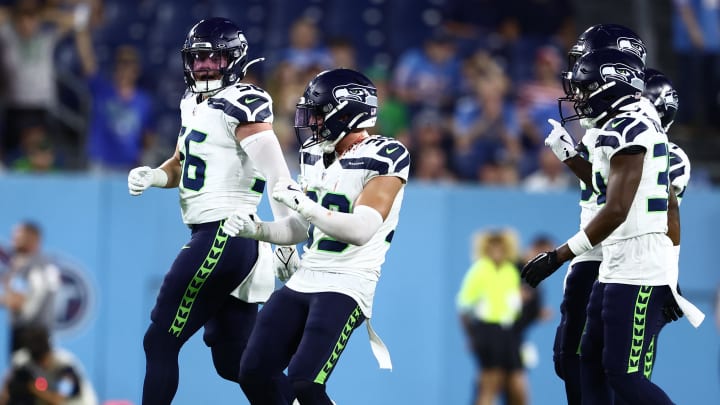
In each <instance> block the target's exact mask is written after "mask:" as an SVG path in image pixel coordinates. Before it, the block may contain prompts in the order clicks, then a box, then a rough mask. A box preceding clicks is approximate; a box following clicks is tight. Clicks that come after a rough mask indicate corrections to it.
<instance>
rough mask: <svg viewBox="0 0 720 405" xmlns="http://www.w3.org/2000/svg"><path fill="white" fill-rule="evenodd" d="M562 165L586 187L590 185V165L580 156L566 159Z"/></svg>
mask: <svg viewBox="0 0 720 405" xmlns="http://www.w3.org/2000/svg"><path fill="white" fill-rule="evenodd" d="M563 163H565V166H567V167H568V169H570V171H572V172H573V173H574V174H575V176H576V177H577V178H578V179H579V180H580V181H582V182H583V183H585V184H586V185H592V163H590V162H589V161H587V160H585V159H583V158H582V157H580V155H575V156H573V157H571V158H570V159H566V160H564V161H563Z"/></svg>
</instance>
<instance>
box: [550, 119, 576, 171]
mask: <svg viewBox="0 0 720 405" xmlns="http://www.w3.org/2000/svg"><path fill="white" fill-rule="evenodd" d="M548 122H549V123H550V125H552V126H553V129H552V131H550V134H549V135H548V136H547V138H545V146H547V147H549V148H550V149H551V150H552V151H553V153H554V154H555V156H557V158H558V159H560V161H561V162H564V161H566V160H568V159H570V158H572V157H574V156H575V155H577V151H576V150H575V142H574V141H573V139H572V137H571V136H570V134H569V133H568V131H566V130H565V128H563V126H562V125H561V124H560V123H559V122H557V121H555V120H554V119H552V118H550V119H548Z"/></svg>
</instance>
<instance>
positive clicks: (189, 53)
mask: <svg viewBox="0 0 720 405" xmlns="http://www.w3.org/2000/svg"><path fill="white" fill-rule="evenodd" d="M247 50H248V43H247V40H246V39H245V35H244V34H243V33H242V31H240V28H238V27H237V25H235V24H234V23H233V22H232V21H230V20H228V19H225V18H219V17H214V18H208V19H206V20H201V21H200V22H198V23H197V24H195V26H193V27H192V28H191V29H190V32H189V33H188V35H187V38H186V39H185V44H184V45H183V47H182V50H181V51H180V53H181V55H182V59H183V68H184V74H185V83H186V84H187V85H188V87H189V88H190V91H192V92H193V93H210V92H215V91H217V90H220V89H222V88H224V87H227V86H229V85H231V84H234V83H236V82H237V81H239V80H241V79H242V78H243V77H245V73H246V72H247V68H248V67H249V66H250V65H251V64H253V63H255V62H259V61H261V60H262V58H260V59H255V60H253V61H251V62H248V61H247Z"/></svg>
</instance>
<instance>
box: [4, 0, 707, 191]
mask: <svg viewBox="0 0 720 405" xmlns="http://www.w3.org/2000/svg"><path fill="white" fill-rule="evenodd" d="M386 3H387V4H386ZM391 3H392V5H391ZM690 3H692V2H687V1H683V0H676V1H675V6H676V8H677V9H678V10H685V8H687V7H690V6H689V4H690ZM345 4H346V2H344V1H332V0H303V1H297V2H292V1H289V0H288V1H285V2H283V1H275V2H258V1H254V0H247V1H244V2H231V1H220V0H215V1H207V0H206V1H196V2H189V1H186V0H178V1H175V2H169V1H163V0H137V1H134V2H122V1H113V0H45V1H42V0H16V1H13V2H11V4H9V5H8V6H6V7H3V8H2V9H0V42H1V43H2V47H0V54H1V55H2V59H1V60H2V68H3V70H2V74H0V78H2V79H3V80H2V83H1V86H2V90H3V91H2V94H3V97H2V107H3V108H2V111H3V114H2V116H1V118H0V119H1V120H2V125H0V131H2V132H0V157H1V158H2V160H1V162H2V165H3V166H4V168H5V170H12V171H23V172H48V171H59V170H89V171H92V172H98V173H106V172H118V173H122V172H126V171H127V170H128V169H129V168H131V167H134V166H137V165H151V166H152V165H157V164H159V163H160V162H162V160H164V159H165V158H166V157H167V156H170V154H171V153H172V151H173V149H174V142H175V138H176V136H177V131H178V130H179V110H178V105H179V99H180V96H181V95H182V92H183V91H184V83H183V79H182V65H181V59H180V52H179V50H180V47H181V45H182V42H183V39H184V35H185V33H187V31H188V30H189V28H190V27H191V26H192V24H193V23H194V22H196V20H197V19H199V18H202V17H204V16H210V15H218V16H224V17H228V18H230V19H233V20H235V21H236V22H237V23H238V24H239V25H240V26H241V28H243V29H246V33H247V34H248V35H247V36H248V39H249V42H250V51H249V52H250V56H251V57H258V56H265V57H266V60H265V61H264V62H263V63H262V64H260V65H255V66H253V67H252V68H251V69H250V72H249V74H248V76H247V77H246V79H245V81H248V82H252V83H256V84H259V85H261V86H262V87H264V88H265V89H267V90H268V91H269V92H270V94H271V95H272V96H273V99H274V113H275V122H274V129H275V131H276V133H277V134H278V136H279V137H280V140H281V144H282V146H283V150H284V151H285V153H286V155H287V159H288V162H289V163H290V164H291V167H294V168H295V170H297V159H298V157H297V150H298V144H297V141H296V139H295V135H294V130H293V128H292V123H293V121H292V119H293V114H294V109H295V103H296V102H297V99H298V97H299V95H300V94H301V93H302V90H303V89H304V87H305V85H306V83H308V81H309V80H310V79H311V78H312V77H314V76H315V75H316V74H317V73H319V72H320V71H322V70H325V69H327V68H330V67H348V68H355V69H358V70H361V71H363V72H365V73H366V74H367V75H368V76H369V77H370V78H371V79H372V80H373V81H374V83H375V84H376V85H377V87H378V92H379V97H380V102H381V108H380V112H379V120H378V124H377V127H376V128H375V132H376V133H379V134H382V135H385V136H389V137H396V138H399V139H401V140H402V141H403V142H404V143H405V144H406V145H408V146H409V147H410V149H411V151H412V154H413V162H414V164H413V168H412V170H413V173H412V178H413V179H414V180H416V181H430V182H444V183H453V182H476V183H483V184H489V185H503V186H507V185H517V186H521V187H524V188H526V189H527V190H531V191H548V190H556V189H564V188H566V187H569V186H574V184H575V181H574V180H573V177H571V176H570V174H569V172H568V171H567V170H566V169H565V168H564V166H563V165H562V164H561V163H560V162H558V161H557V159H555V158H554V156H553V155H552V153H551V152H550V151H549V150H548V149H547V148H545V147H544V146H543V139H544V137H545V136H546V134H547V133H548V132H549V131H550V129H551V126H550V124H549V123H548V122H547V119H548V118H556V119H557V118H558V115H559V112H558V103H557V98H558V97H559V96H562V95H563V91H562V86H561V82H560V79H559V77H560V75H559V73H560V72H561V71H562V70H565V69H566V66H567V59H566V57H565V54H566V50H567V49H568V47H569V46H571V45H572V44H573V43H574V41H575V40H576V38H577V35H578V33H579V32H578V30H577V29H576V25H575V20H574V9H573V2H572V1H571V0H505V1H499V0H477V1H463V0H433V1H430V0H423V1H417V2H413V1H405V0H401V1H396V2H386V1H384V0H373V1H370V0H368V1H358V2H353V4H352V5H347V7H346V8H347V9H346V10H340V11H338V8H342V7H345ZM384 4H385V5H384ZM692 4H694V3H692ZM400 6H404V7H405V10H410V11H402V12H395V13H393V9H394V8H393V7H400ZM408 7H410V9H408ZM281 8H282V10H283V13H280V14H281V15H287V16H288V18H291V19H290V20H289V21H284V20H282V19H281V18H275V19H274V20H272V19H271V18H270V17H271V16H273V15H274V14H273V13H275V12H279V10H280V9H281ZM413 8H417V9H421V11H422V10H424V11H422V12H416V13H413V12H412V9H413ZM333 10H334V12H335V13H341V14H337V15H342V16H344V18H346V19H347V22H348V23H352V21H353V19H355V20H356V21H357V24H355V25H356V27H355V28H352V27H351V26H345V27H343V26H342V24H344V23H345V22H346V21H338V20H337V19H330V18H327V14H332V13H333ZM382 10H384V11H385V12H386V14H384V13H383V12H382ZM398 10H400V9H399V8H398ZM356 11H357V12H358V13H359V15H357V16H355V15H352V13H354V12H356ZM431 11H432V12H431ZM716 11H717V10H716ZM323 12H325V15H323ZM280 14H278V15H280ZM686 14H687V13H686ZM236 16H237V18H235V17H236ZM698 16H699V17H702V15H701V14H698ZM324 17H325V18H324ZM383 19H385V20H383ZM717 20H719V21H720V19H717ZM679 21H680V22H679V23H678V24H680V25H681V26H680V28H678V29H683V25H682V24H685V26H687V27H689V28H686V31H687V32H689V33H690V34H689V35H690V37H689V38H690V40H689V41H688V44H690V45H688V46H689V48H688V49H689V50H688V49H686V48H683V47H682V45H683V44H684V43H683V42H679V43H678V44H677V46H676V48H677V49H678V54H681V55H684V57H686V58H687V59H688V60H691V61H693V63H695V64H694V65H692V66H693V67H695V66H696V65H697V69H701V70H702V69H712V66H715V65H712V63H716V59H717V56H715V59H713V57H706V56H707V55H708V54H709V55H711V56H712V55H717V52H718V51H716V50H714V48H713V46H715V45H714V44H713V43H707V41H706V43H703V42H702V41H703V35H708V34H704V33H703V29H704V26H703V25H702V24H704V22H703V21H705V20H698V21H699V22H700V25H697V24H696V25H695V26H693V25H692V20H691V19H689V18H686V15H685V14H682V19H680V20H679ZM718 25H720V23H718ZM246 27H247V28H246ZM373 27H375V28H377V27H380V28H378V29H375V28H373ZM408 27H420V29H415V28H412V29H414V30H415V31H413V32H410V31H408V30H409V29H410V28H408ZM343 33H347V34H346V35H343ZM358 35H364V36H363V37H361V38H360V39H359V40H358ZM709 35H711V34H709ZM692 44H700V45H697V46H695V45H692ZM705 45H707V46H708V47H706V48H707V51H706V50H704V49H706V48H702V47H703V46H705ZM698 46H699V47H700V48H698ZM698 49H699V50H700V52H699V53H700V54H701V57H699V56H698ZM683 52H684V53H683ZM717 70H718V69H715V70H714V71H713V70H710V71H711V72H715V73H714V74H715V76H717V75H718V74H717ZM706 84H707V83H706ZM683 85H687V86H693V85H695V84H693V83H689V84H685V83H683ZM713 86H714V87H713ZM717 89H718V87H717V83H716V82H714V83H713V84H712V86H708V85H705V86H704V87H703V92H704V93H703V94H706V93H707V94H709V97H710V98H712V95H713V94H714V95H715V98H717V94H718V93H717ZM713 92H714V93H713ZM682 94H684V93H682V91H681V95H682ZM693 94H695V93H693ZM681 97H682V96H681ZM696 98H698V99H700V98H702V97H701V96H697V97H696ZM681 100H683V99H682V98H681ZM705 101H706V100H705ZM705 101H702V100H700V101H699V102H700V103H702V105H706V106H707V105H709V106H713V105H714V107H715V108H714V109H712V108H711V107H708V109H707V110H706V111H699V112H698V114H700V115H699V116H696V115H697V114H696V115H692V114H691V113H692V112H693V110H691V111H688V112H687V113H686V114H684V115H682V114H681V116H680V118H679V122H678V125H680V126H682V125H683V124H686V123H697V122H698V120H700V121H701V122H700V123H701V124H708V125H710V124H713V123H712V122H711V120H713V119H715V118H713V117H718V116H720V114H715V113H717V102H716V103H715V104H712V103H710V104H708V103H707V102H705ZM680 110H681V111H683V108H680ZM713 114H715V115H713ZM574 130H575V131H574V132H573V130H571V133H576V134H580V133H581V132H580V131H579V129H578V128H574Z"/></svg>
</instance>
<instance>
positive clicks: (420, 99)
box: [393, 31, 460, 112]
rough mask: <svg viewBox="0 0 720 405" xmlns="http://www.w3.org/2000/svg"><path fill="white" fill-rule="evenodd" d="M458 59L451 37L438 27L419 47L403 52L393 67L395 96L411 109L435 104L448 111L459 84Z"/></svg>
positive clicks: (435, 107) (416, 109)
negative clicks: (438, 29)
mask: <svg viewBox="0 0 720 405" xmlns="http://www.w3.org/2000/svg"><path fill="white" fill-rule="evenodd" d="M459 78H460V61H459V59H458V57H457V53H456V49H455V44H454V42H453V40H452V38H451V37H449V36H448V35H447V34H444V33H442V32H440V31H438V32H436V33H435V34H434V35H433V36H432V37H430V38H428V39H427V40H426V41H425V43H424V45H423V47H422V48H413V49H410V50H408V51H406V52H405V53H404V54H402V55H401V56H400V58H399V60H398V63H397V65H396V67H395V73H394V79H393V85H394V88H395V90H396V92H397V96H398V98H399V99H400V100H401V101H403V102H405V103H406V104H408V106H409V107H410V109H411V111H413V112H416V111H419V110H421V109H423V108H434V109H439V110H441V111H449V110H451V109H452V106H453V104H454V101H455V96H456V95H457V94H458V91H459V88H460V79H459Z"/></svg>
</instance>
